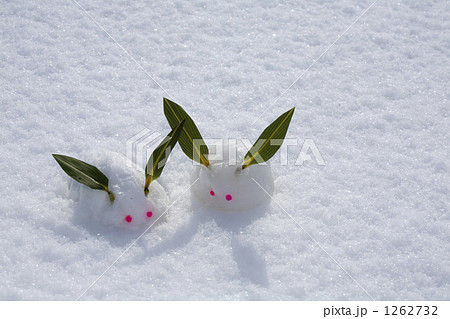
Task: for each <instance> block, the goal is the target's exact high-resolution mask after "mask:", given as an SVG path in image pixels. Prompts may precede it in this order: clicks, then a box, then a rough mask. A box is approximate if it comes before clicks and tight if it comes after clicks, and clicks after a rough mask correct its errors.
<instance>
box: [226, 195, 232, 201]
mask: <svg viewBox="0 0 450 319" xmlns="http://www.w3.org/2000/svg"><path fill="white" fill-rule="evenodd" d="M225 198H226V200H228V201H230V200H232V199H233V197H231V195H230V194H228V195H227V196H225Z"/></svg>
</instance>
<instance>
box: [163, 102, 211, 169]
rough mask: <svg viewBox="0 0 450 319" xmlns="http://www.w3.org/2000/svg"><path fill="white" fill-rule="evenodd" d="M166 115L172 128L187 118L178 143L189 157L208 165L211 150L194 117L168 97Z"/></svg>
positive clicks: (165, 106)
mask: <svg viewBox="0 0 450 319" xmlns="http://www.w3.org/2000/svg"><path fill="white" fill-rule="evenodd" d="M164 115H165V116H166V118H167V121H168V122H169V124H170V127H171V128H172V129H174V128H175V127H176V126H177V125H178V124H180V122H181V121H182V120H185V123H184V126H183V129H182V131H181V134H180V138H179V140H178V143H179V144H180V146H181V149H182V150H183V152H184V154H186V156H187V157H189V158H190V159H191V160H194V161H196V162H198V163H200V164H203V165H205V166H206V167H208V166H209V161H208V154H209V150H208V147H207V146H206V144H205V142H204V141H203V138H202V136H201V135H200V132H199V131H198V128H197V126H196V125H195V123H194V121H193V120H192V118H191V117H190V116H189V115H188V114H187V113H186V111H185V110H183V108H182V107H181V106H180V105H178V104H177V103H175V102H172V101H170V100H168V99H166V98H164Z"/></svg>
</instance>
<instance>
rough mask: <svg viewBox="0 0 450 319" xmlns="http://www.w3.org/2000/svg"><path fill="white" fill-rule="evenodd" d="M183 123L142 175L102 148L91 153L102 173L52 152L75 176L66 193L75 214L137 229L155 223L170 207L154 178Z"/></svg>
mask: <svg viewBox="0 0 450 319" xmlns="http://www.w3.org/2000/svg"><path fill="white" fill-rule="evenodd" d="M182 126H183V123H181V124H180V125H179V126H177V127H176V128H175V129H174V130H172V131H171V132H170V133H169V135H167V137H166V138H165V139H164V140H163V141H162V142H161V144H160V145H159V146H158V147H157V148H156V149H155V151H154V152H153V154H152V155H151V156H150V159H149V161H148V163H147V166H146V168H145V176H144V174H141V173H140V172H138V171H137V170H135V169H134V168H132V166H131V165H127V164H128V163H127V159H126V157H124V156H123V155H121V154H118V153H114V152H108V151H101V152H96V153H95V154H93V156H91V157H92V159H93V161H94V162H95V163H96V165H98V166H99V167H101V168H102V170H103V172H105V174H104V173H103V172H102V171H100V170H99V169H98V168H97V167H95V166H93V165H91V164H88V163H85V162H83V161H80V160H78V159H75V158H73V157H69V156H64V155H58V154H53V157H54V158H55V160H56V161H57V162H58V164H59V165H60V166H61V168H62V169H63V170H64V171H65V172H66V173H67V174H68V175H69V176H70V177H72V178H73V179H74V180H72V181H71V184H70V186H69V196H70V197H71V198H72V199H73V200H74V201H75V202H76V204H75V205H76V206H75V208H76V213H78V214H82V215H85V216H86V217H87V218H89V219H92V220H95V221H97V222H100V223H102V224H105V225H112V226H118V227H129V228H138V227H142V226H145V225H147V224H149V223H154V222H156V221H157V220H158V219H159V218H160V217H161V216H162V215H163V214H164V212H165V211H166V210H167V208H168V207H169V199H168V196H167V194H166V192H165V191H164V189H163V188H162V186H161V185H160V184H159V183H158V182H155V181H154V180H155V179H156V178H158V177H159V176H160V175H161V172H162V170H163V167H164V164H165V162H166V159H167V156H169V153H170V151H171V149H172V148H173V147H174V146H175V144H176V142H177V140H178V137H179V134H180V131H181V128H182ZM106 176H108V177H109V178H108V177H106Z"/></svg>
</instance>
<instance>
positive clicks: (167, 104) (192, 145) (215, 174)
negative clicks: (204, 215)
mask: <svg viewBox="0 0 450 319" xmlns="http://www.w3.org/2000/svg"><path fill="white" fill-rule="evenodd" d="M294 109H295V108H292V109H290V110H289V111H287V112H285V113H284V114H282V115H281V116H280V117H278V118H277V119H276V120H275V121H274V122H273V123H272V124H270V125H269V126H268V127H267V128H266V129H265V130H264V131H263V133H262V134H261V135H260V136H259V138H258V140H257V141H256V143H255V144H254V145H253V146H252V147H251V148H250V150H249V151H248V152H247V153H245V150H244V149H242V148H240V149H239V148H238V149H236V153H234V154H232V153H224V154H222V155H223V156H222V158H221V160H218V161H213V160H209V159H208V155H209V150H208V147H207V146H206V144H205V142H204V141H203V138H202V137H201V135H200V132H199V131H198V129H197V127H196V125H195V123H194V121H193V120H192V119H191V117H190V116H189V115H188V114H187V113H186V111H184V109H183V108H182V107H181V106H180V105H178V104H176V103H175V102H172V101H170V100H168V99H164V114H165V116H166V118H167V120H168V122H169V124H170V126H171V127H172V128H174V127H176V126H177V125H179V123H180V121H184V122H185V125H184V127H183V130H182V132H181V134H180V137H179V140H178V142H179V144H180V146H181V149H182V150H183V152H184V153H185V154H186V155H187V156H188V157H189V158H190V159H192V160H193V161H196V162H198V163H199V164H202V165H198V166H197V167H196V168H195V169H194V172H193V174H192V180H191V182H192V187H191V191H192V193H193V194H194V195H195V197H197V198H198V199H199V200H200V201H201V202H202V203H204V204H205V205H207V206H209V207H211V208H214V209H218V210H226V211H245V210H250V209H253V208H255V207H257V206H259V205H261V204H263V203H264V202H267V201H268V200H269V199H270V196H271V195H272V193H273V188H274V183H273V177H272V171H271V169H270V166H269V165H254V164H261V163H264V162H266V161H268V160H269V159H270V158H271V157H272V156H273V155H275V153H276V152H277V150H278V149H279V148H280V146H281V144H282V143H283V140H284V137H285V136H286V133H287V130H288V127H289V123H290V121H291V118H292V115H293V113H294ZM225 149H226V150H228V151H230V148H229V147H226V148H224V150H225ZM233 151H234V150H233ZM244 154H245V155H244Z"/></svg>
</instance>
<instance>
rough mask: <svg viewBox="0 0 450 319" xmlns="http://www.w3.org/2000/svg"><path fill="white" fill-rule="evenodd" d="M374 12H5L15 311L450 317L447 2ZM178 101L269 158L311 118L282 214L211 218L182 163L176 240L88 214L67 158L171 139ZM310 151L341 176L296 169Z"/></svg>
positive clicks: (5, 255) (65, 6)
mask: <svg viewBox="0 0 450 319" xmlns="http://www.w3.org/2000/svg"><path fill="white" fill-rule="evenodd" d="M77 3H78V4H79V5H81V6H82V7H83V8H84V10H85V11H84V10H83V9H81V8H80V6H79V5H77ZM372 3H373V1H372V0H358V1H356V0H343V1H323V0H308V1H281V0H280V1H277V0H275V1H272V0H271V1H268V0H267V1H266V0H263V1H249V0H244V1H234V0H230V1H204V0H192V1H189V2H188V1H173V2H171V1H142V0H140V1H139V0H138V1H133V2H130V1H123V0H115V1H104V0H93V1H86V0H77V1H74V0H54V1H48V2H47V1H31V0H23V1H2V4H1V9H0V13H1V19H0V90H1V91H0V92H1V98H0V99H1V106H0V107H1V112H2V113H1V117H0V137H1V152H0V167H1V170H0V216H1V220H2V227H1V230H0V245H1V248H2V254H1V256H0V282H1V285H0V299H3V300H74V299H77V298H79V297H81V299H82V300H118V299H119V300H122V299H125V300H134V299H137V300H145V299H146V300H148V299H151V300H161V299H163V300H166V299H170V300H174V299H176V300H179V299H182V300H184V299H188V300H191V299H201V300H203V299H207V300H208V299H221V300H222V299H228V300H229V299H233V300H236V299H237V300H248V299H250V300H255V299H264V300H280V299H282V300H350V299H357V300H361V299H364V300H370V298H374V299H376V300H386V299H394V300H398V299H411V300H424V299H439V300H442V299H444V300H448V299H449V298H450V283H449V280H450V261H449V256H450V244H449V242H450V230H449V228H450V227H449V225H450V214H449V195H450V194H449V193H450V186H449V185H450V162H449V158H450V152H449V140H450V105H449V98H450V94H449V87H450V81H449V77H450V58H449V56H450V38H449V36H448V35H449V33H450V19H449V12H450V2H449V1H446V0H428V1H423V0H399V1H386V0H379V1H377V2H376V4H374V5H373V6H372V7H371V8H370V9H369V10H368V11H367V12H366V13H365V14H364V15H362V16H361V18H360V19H359V20H358V21H356V19H357V18H358V17H359V16H360V15H361V14H362V13H363V12H364V10H366V9H367V8H369V6H370V5H371V4H372ZM355 21H356V22H355ZM353 23H354V24H353ZM350 26H351V27H350ZM349 27H350V28H349ZM348 28H349V29H348ZM347 29H348V31H346V30H347ZM341 35H342V36H341ZM339 36H341V37H340V38H339ZM334 42H335V43H334ZM333 43H334V45H332V44H333ZM331 45H332V46H331ZM330 46H331V47H330ZM155 81H156V82H157V83H158V84H156V83H155ZM162 88H163V89H164V90H163V89H162ZM164 96H165V97H167V98H170V99H171V100H173V101H176V102H177V103H179V104H180V105H182V106H183V107H185V108H186V110H187V111H188V113H189V114H190V115H191V116H192V118H193V119H194V120H195V122H196V123H197V125H198V127H199V129H200V131H201V133H202V136H203V137H204V138H205V139H206V138H236V139H240V138H247V139H249V140H250V141H255V139H256V138H257V137H258V136H259V134H260V133H261V131H262V129H263V128H264V127H266V126H267V125H268V124H270V123H271V122H272V121H273V120H274V119H275V118H276V117H277V116H279V115H280V114H282V113H283V112H284V111H285V110H286V109H289V108H290V107H293V106H295V107H296V112H295V115H294V117H293V118H292V122H291V125H290V129H289V131H288V135H287V137H288V138H290V139H291V138H292V139H297V141H298V143H297V145H290V146H289V156H288V158H287V165H284V163H283V158H282V153H281V152H279V153H277V155H275V156H274V157H273V158H272V159H271V160H270V163H271V169H272V173H273V177H274V185H275V186H274V191H273V200H272V201H270V202H269V203H267V204H266V205H263V206H261V207H260V208H259V209H255V210H252V211H246V212H245V213H244V212H243V213H239V212H238V213H224V212H221V211H216V210H212V209H210V208H208V207H207V206H205V205H203V204H202V203H200V202H199V201H198V200H197V199H196V197H195V196H193V195H192V194H191V192H190V190H189V187H190V181H191V174H192V171H193V170H194V169H195V167H193V165H192V163H191V162H190V161H189V160H188V159H187V157H186V156H185V155H184V154H183V153H182V151H181V149H180V148H179V146H177V148H176V149H175V150H174V151H173V152H172V154H171V158H170V160H169V162H168V163H167V164H166V167H165V169H164V172H163V174H162V176H161V177H160V178H159V179H158V183H159V184H160V185H161V187H163V188H164V189H165V190H166V192H167V195H168V196H169V202H170V205H172V206H171V207H170V209H169V212H168V213H167V214H166V215H165V221H163V222H161V223H158V224H157V225H154V226H152V227H151V228H150V229H149V230H148V231H147V232H145V233H144V234H142V233H143V232H142V231H140V230H137V229H134V228H126V227H114V226H108V225H104V224H103V223H101V222H98V221H95V220H94V219H92V220H91V219H88V218H85V217H86V215H82V214H81V213H80V212H79V211H77V209H76V207H77V203H76V202H75V201H73V200H72V199H70V197H68V194H67V176H66V175H65V173H64V172H63V171H62V170H61V168H60V167H59V166H58V165H57V163H56V162H55V161H54V159H53V158H52V156H51V154H52V153H59V154H66V155H70V156H73V157H76V158H80V159H84V160H86V161H89V158H88V157H84V154H87V153H86V152H90V151H91V150H97V149H100V148H102V149H107V150H109V151H112V152H117V153H120V154H122V155H125V154H126V145H127V144H126V143H127V140H128V139H130V138H132V137H133V136H134V135H135V134H137V133H139V132H140V131H141V130H142V129H144V128H148V129H149V130H151V131H152V132H159V133H161V134H162V135H165V134H167V132H168V131H169V130H170V127H169V125H168V124H167V121H166V119H165V118H164V115H163V111H162V98H163V97H164ZM258 117H260V119H258ZM255 120H258V121H257V122H256V123H255V124H254V125H252V123H253V122H254V121H255ZM305 139H312V140H313V141H314V144H315V145H316V146H317V149H318V150H319V151H320V154H321V155H322V157H323V158H324V160H325V164H326V165H318V164H317V162H316V161H315V159H314V156H311V159H310V160H307V161H305V162H304V163H303V165H295V162H296V159H297V157H298V154H300V152H301V148H302V145H303V141H304V140H305ZM154 146H156V145H150V148H152V147H154ZM309 154H310V153H309ZM136 213H138V212H137V211H136ZM80 215H82V216H80ZM141 235H142V237H140V238H139V240H138V241H137V242H136V243H135V244H134V245H132V246H131V247H130V245H131V244H133V243H134V241H135V240H136V239H137V238H138V237H139V236H141ZM128 247H130V248H129V249H128V250H127V251H126V252H125V253H124V251H125V250H126V249H127V248H128ZM123 253H124V254H123ZM122 254H123V256H122V257H121V258H120V259H119V260H118V261H117V262H116V263H114V265H113V266H111V264H112V263H113V262H114V261H116V260H117V259H118V257H119V256H121V255H122ZM109 266H111V268H109V270H108V271H107V272H106V273H105V274H104V275H103V276H102V277H101V278H100V279H98V278H99V276H100V275H101V274H102V273H103V272H104V271H105V270H106V269H107V268H108V267H109ZM97 279H98V281H97V282H96V283H95V284H94V285H93V286H92V287H90V285H91V284H92V283H93V282H94V281H95V280H97ZM89 287H90V288H89ZM88 288H89V289H88Z"/></svg>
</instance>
